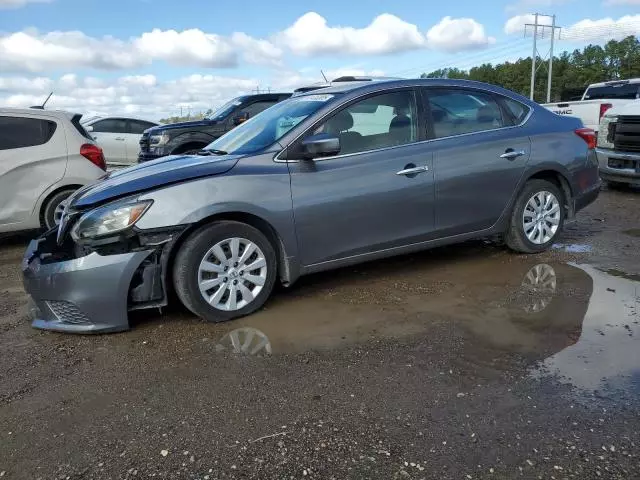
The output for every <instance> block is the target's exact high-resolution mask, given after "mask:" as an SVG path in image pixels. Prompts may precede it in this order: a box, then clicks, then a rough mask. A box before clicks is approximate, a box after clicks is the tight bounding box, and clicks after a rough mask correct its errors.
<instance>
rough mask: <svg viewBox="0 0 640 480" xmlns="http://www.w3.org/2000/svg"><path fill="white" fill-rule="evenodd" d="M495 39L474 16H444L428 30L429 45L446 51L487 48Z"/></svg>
mask: <svg viewBox="0 0 640 480" xmlns="http://www.w3.org/2000/svg"><path fill="white" fill-rule="evenodd" d="M495 41H496V39H495V38H493V37H489V36H487V35H486V33H485V31H484V27H483V26H482V25H481V24H479V23H478V22H476V21H475V20H474V19H472V18H451V17H444V18H443V19H442V20H440V22H439V23H438V24H437V25H434V26H433V27H431V29H430V30H429V31H428V32H427V45H428V46H429V47H430V48H432V49H434V50H444V51H446V52H458V51H461V50H471V49H477V48H485V47H487V46H489V45H491V44H493V43H495Z"/></svg>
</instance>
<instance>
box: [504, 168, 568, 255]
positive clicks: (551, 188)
mask: <svg viewBox="0 0 640 480" xmlns="http://www.w3.org/2000/svg"><path fill="white" fill-rule="evenodd" d="M547 193H548V194H551V195H553V197H555V201H556V203H557V205H558V206H559V209H558V210H557V215H556V213H555V212H554V213H553V215H550V216H548V217H545V220H541V221H540V224H539V225H542V227H538V228H537V230H536V227H535V226H534V228H533V229H529V230H528V232H530V233H531V234H534V239H535V240H536V241H535V242H534V241H532V240H531V239H530V238H529V237H528V236H527V232H526V231H525V225H524V215H525V209H527V214H528V216H527V218H531V219H532V224H536V223H538V222H537V220H536V217H534V216H533V215H532V213H533V210H531V207H528V204H529V202H530V200H533V202H534V205H537V203H536V199H534V197H535V196H536V195H542V197H540V198H546V197H545V196H544V195H545V194H547ZM538 200H539V198H538ZM564 205H565V199H564V195H563V193H562V191H561V190H560V189H559V188H558V187H557V186H556V185H555V184H553V183H551V182H549V181H547V180H529V181H528V182H527V183H526V184H525V185H524V188H523V189H522V191H521V192H520V194H519V195H518V198H517V199H516V203H515V205H514V207H513V210H512V212H511V218H510V220H509V230H507V233H506V235H505V242H506V244H507V246H508V247H509V248H510V249H511V250H514V251H516V252H519V253H540V252H544V251H545V250H548V249H549V247H551V245H553V242H554V241H555V240H556V239H557V237H558V235H559V234H560V232H561V231H562V227H563V225H564V220H565V215H566V211H565V207H564ZM549 211H551V208H550V209H549ZM534 215H537V213H534ZM546 218H548V221H546ZM552 222H557V225H556V224H555V223H552ZM554 226H557V228H556V229H555V231H553V232H552V230H553V227H554ZM541 228H544V229H546V230H541ZM545 232H546V234H545Z"/></svg>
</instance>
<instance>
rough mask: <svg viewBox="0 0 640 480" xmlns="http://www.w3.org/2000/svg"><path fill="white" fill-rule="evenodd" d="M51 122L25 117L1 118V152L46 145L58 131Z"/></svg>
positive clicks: (54, 123) (55, 125)
mask: <svg viewBox="0 0 640 480" xmlns="http://www.w3.org/2000/svg"><path fill="white" fill-rule="evenodd" d="M56 127H57V124H56V122H52V121H50V120H42V119H38V118H23V117H0V150H10V149H13V148H25V147H35V146H37V145H44V144H45V143H47V142H48V141H49V140H51V137H53V134H54V133H55V131H56Z"/></svg>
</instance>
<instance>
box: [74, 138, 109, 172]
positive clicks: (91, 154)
mask: <svg viewBox="0 0 640 480" xmlns="http://www.w3.org/2000/svg"><path fill="white" fill-rule="evenodd" d="M80 155H82V156H83V157H84V158H86V159H87V160H89V161H90V162H91V163H93V164H94V165H95V166H96V167H98V168H101V169H102V170H106V169H107V165H106V164H105V162H104V154H103V153H102V149H101V148H100V147H98V146H97V145H91V144H90V143H85V144H84V145H82V146H81V147H80Z"/></svg>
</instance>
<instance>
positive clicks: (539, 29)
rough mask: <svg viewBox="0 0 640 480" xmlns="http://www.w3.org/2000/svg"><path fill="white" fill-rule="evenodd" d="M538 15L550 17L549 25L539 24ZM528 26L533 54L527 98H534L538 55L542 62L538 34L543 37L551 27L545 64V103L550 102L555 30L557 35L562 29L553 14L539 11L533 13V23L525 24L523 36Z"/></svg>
mask: <svg viewBox="0 0 640 480" xmlns="http://www.w3.org/2000/svg"><path fill="white" fill-rule="evenodd" d="M540 17H545V18H551V25H547V24H540V22H539V18H540ZM529 27H532V29H533V54H532V55H531V87H530V92H529V98H530V99H531V100H534V98H533V97H534V93H535V89H536V73H537V71H538V68H539V66H537V65H536V60H537V58H538V56H539V57H540V58H541V60H542V62H540V65H543V64H544V57H543V56H542V55H540V52H539V51H538V36H540V38H544V37H545V33H546V29H551V34H550V37H551V43H550V47H549V59H548V66H547V103H549V102H551V77H552V74H553V47H554V43H555V39H556V30H558V35H559V31H560V30H561V29H562V27H558V26H556V16H555V15H542V14H540V13H536V14H535V21H534V23H527V24H525V26H524V35H525V37H526V36H527V30H528V29H529Z"/></svg>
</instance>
